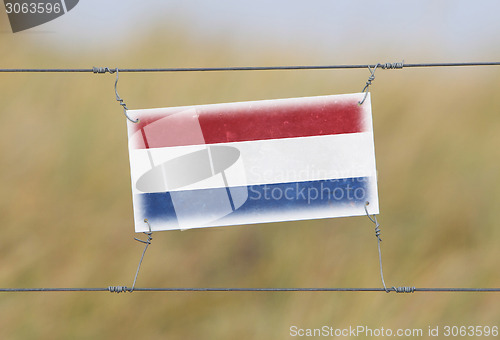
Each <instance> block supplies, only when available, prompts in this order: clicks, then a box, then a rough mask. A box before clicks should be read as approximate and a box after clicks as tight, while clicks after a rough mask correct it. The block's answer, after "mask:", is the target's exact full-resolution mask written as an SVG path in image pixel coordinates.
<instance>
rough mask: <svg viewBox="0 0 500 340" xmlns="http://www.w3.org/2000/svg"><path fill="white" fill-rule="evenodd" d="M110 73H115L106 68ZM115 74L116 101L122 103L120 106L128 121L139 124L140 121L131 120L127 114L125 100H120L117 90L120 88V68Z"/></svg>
mask: <svg viewBox="0 0 500 340" xmlns="http://www.w3.org/2000/svg"><path fill="white" fill-rule="evenodd" d="M105 69H107V70H108V71H109V73H113V72H111V71H110V70H109V69H108V68H107V67H106V68H105ZM114 72H116V80H115V94H116V101H117V102H119V103H120V105H121V106H122V107H123V114H124V115H125V117H127V119H128V120H129V121H131V122H132V123H138V122H139V119H136V120H133V119H132V118H130V117H129V116H128V114H127V110H128V108H127V104H125V103H124V102H123V99H121V98H120V96H119V95H118V90H117V86H118V68H116V69H115V70H114Z"/></svg>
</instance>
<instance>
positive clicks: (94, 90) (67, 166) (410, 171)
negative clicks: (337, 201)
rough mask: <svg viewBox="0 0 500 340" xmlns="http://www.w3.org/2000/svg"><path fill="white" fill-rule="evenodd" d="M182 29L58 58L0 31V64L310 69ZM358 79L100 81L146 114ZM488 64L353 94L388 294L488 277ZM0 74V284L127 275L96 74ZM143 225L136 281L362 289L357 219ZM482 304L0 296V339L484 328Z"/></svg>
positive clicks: (484, 298) (127, 211)
mask: <svg viewBox="0 0 500 340" xmlns="http://www.w3.org/2000/svg"><path fill="white" fill-rule="evenodd" d="M2 25H3V26H5V25H6V23H5V22H3V23H2ZM182 34H185V33H179V38H178V39H170V40H165V41H162V42H161V43H159V42H158V40H155V39H154V36H153V37H152V38H151V40H146V41H143V42H142V44H141V45H134V46H125V45H123V46H121V47H120V48H119V49H118V48H116V49H112V50H108V51H107V52H106V54H104V53H101V54H97V55H93V54H92V53H90V52H89V53H87V54H86V53H83V54H79V55H78V54H75V53H73V54H71V53H69V54H68V55H61V54H60V53H55V52H53V51H51V49H50V48H49V47H47V46H44V45H43V44H37V41H36V40H37V36H36V35H18V36H16V38H14V37H13V35H12V34H6V33H5V34H1V35H0V46H2V48H0V61H1V64H0V67H82V68H89V67H92V66H94V65H95V66H110V67H113V66H119V67H148V66H151V67H153V66H172V67H175V66H225V65H235V64H240V65H248V64H252V65H258V64H261V65H273V64H300V63H306V64H307V63H309V62H308V58H307V54H304V53H300V52H297V51H276V50H273V49H272V48H270V49H269V51H268V52H262V54H261V57H260V59H259V60H252V61H250V62H249V60H248V59H245V57H244V56H243V55H240V54H238V53H236V52H234V51H233V52H232V51H231V50H230V46H227V45H225V44H224V42H221V43H220V44H216V43H213V42H211V43H210V44H208V43H207V44H206V45H202V46H200V45H196V46H195V45H194V44H191V43H190V42H189V39H188V38H189V37H188V36H182ZM4 47H8V48H4ZM369 58H370V59H369V60H364V62H374V61H375V60H374V59H375V58H376V56H375V55H373V56H371V57H370V56H369ZM457 59H460V58H458V57H457ZM304 61H305V62H304ZM378 61H386V60H378ZM418 61H421V60H407V62H418ZM345 62H349V60H347V61H345ZM325 63H328V62H325ZM368 75H369V73H368V71H367V70H358V71H294V72H279V71H274V72H233V73H183V74H125V73H124V74H121V76H120V82H119V92H120V95H121V96H122V97H123V98H124V99H125V102H126V103H127V104H128V105H129V107H130V108H133V109H134V108H150V107H165V106H177V105H191V104H205V103H217V102H229V101H242V100H258V99H271V98H286V97H296V96H312V95H326V94H338V93H353V92H359V91H360V90H361V88H362V87H363V85H364V82H365V81H366V79H367V77H368ZM499 75H500V72H499V70H498V68H493V67H490V68H449V69H404V70H397V71H383V70H380V71H377V74H376V76H377V78H376V80H375V81H374V85H373V87H372V104H373V115H374V129H375V147H376V156H377V168H378V173H379V195H380V205H381V215H380V216H379V222H381V224H382V238H383V243H382V248H383V249H382V250H383V257H384V268H385V278H386V282H387V284H388V285H391V286H392V285H395V286H403V285H409V286H413V285H414V286H417V287H498V286H500V272H499V271H498V263H499V260H500V250H499V249H500V248H499V246H498V244H499V242H500V228H498V220H499V216H498V207H499V205H500V184H499V181H498V176H499V172H500V160H499V145H500V133H499V131H500V114H499V113H500V102H499V101H498V91H499V90H500V85H499V84H498V77H499ZM0 77H1V78H0V145H1V151H0V183H1V191H0V227H1V229H2V233H1V234H2V237H1V238H0V286H1V287H5V288H8V287H105V286H108V285H131V283H132V279H133V274H134V273H135V269H136V266H137V263H138V260H139V257H140V253H141V252H142V249H143V245H142V244H139V243H137V242H135V241H134V240H133V237H134V236H137V235H135V234H134V232H133V225H132V222H133V220H132V203H131V192H130V178H129V164H128V155H127V138H126V124H125V118H124V116H123V114H122V111H121V108H120V107H119V106H118V104H117V103H116V102H115V100H114V92H113V82H114V76H112V75H109V74H108V75H93V74H88V73H86V74H5V73H4V74H0ZM327 156H328V155H325V157H327ZM153 236H154V240H153V243H152V245H151V246H150V248H149V250H148V253H147V254H146V258H145V261H144V263H143V266H142V269H141V273H140V276H139V279H138V284H137V285H138V286H139V287H379V286H381V283H380V277H379V273H378V270H379V269H378V257H377V256H378V255H377V246H376V239H375V236H374V231H373V224H372V223H370V222H369V220H368V219H367V218H366V217H355V218H341V219H331V220H317V221H305V222H292V223H277V224H265V225H253V226H238V227H226V228H213V229H203V230H191V231H185V232H177V231H174V232H159V233H155V234H154V235H153ZM499 302H500V295H499V294H485V293H483V294H475V293H458V294H452V293H429V294H424V293H415V294H411V295H396V294H385V293H384V294H383V293H141V292H135V293H133V294H120V295H116V294H110V293H1V294H0V338H1V339H90V338H93V339H99V338H102V339H138V338H141V339H235V338H238V339H286V338H289V327H290V326H291V325H297V326H299V327H307V328H314V327H321V326H323V325H330V326H334V327H339V328H343V327H349V326H350V325H352V326H357V325H366V326H369V327H373V328H380V327H385V328H393V329H397V328H406V327H410V328H423V329H424V330H426V329H427V327H428V326H429V325H432V326H436V325H440V326H443V325H459V326H460V325H497V326H498V325H499V324H498V323H499V320H500V308H499V307H498V306H499Z"/></svg>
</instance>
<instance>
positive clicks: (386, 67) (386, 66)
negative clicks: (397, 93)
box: [358, 60, 405, 105]
mask: <svg viewBox="0 0 500 340" xmlns="http://www.w3.org/2000/svg"><path fill="white" fill-rule="evenodd" d="M404 64H405V61H404V60H403V61H402V62H396V63H384V64H381V63H378V64H376V65H375V66H374V67H373V68H371V66H370V65H368V70H369V71H370V76H369V77H368V80H367V81H366V84H365V87H363V91H361V93H364V94H365V95H364V97H363V100H361V101H360V102H358V104H359V105H362V104H363V103H364V102H365V100H366V97H367V96H368V88H369V87H370V85H371V84H372V82H373V81H374V80H375V71H376V70H377V68H378V67H380V68H381V69H383V70H395V69H402V68H403V67H404Z"/></svg>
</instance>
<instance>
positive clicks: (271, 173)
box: [130, 132, 376, 193]
mask: <svg viewBox="0 0 500 340" xmlns="http://www.w3.org/2000/svg"><path fill="white" fill-rule="evenodd" d="M217 145H223V146H231V147H234V148H236V149H238V150H239V151H240V157H239V159H238V160H237V161H236V162H235V163H233V164H232V165H231V166H228V167H227V169H226V171H224V173H225V174H226V177H227V182H228V185H229V186H246V185H256V184H272V183H286V182H302V181H312V180H324V179H340V178H351V177H365V176H366V177H374V176H376V170H375V152H374V143H373V132H360V133H350V134H338V135H327V136H312V137H298V138H284V139H272V140H258V141H246V142H234V143H223V144H214V147H216V146H217ZM206 148H207V146H200V145H190V146H176V147H165V148H156V149H139V150H130V164H131V175H132V183H133V184H134V185H133V192H134V193H142V192H143V191H140V190H138V189H137V188H136V185H135V183H136V182H137V180H138V179H139V178H140V177H141V176H142V175H144V174H145V173H147V172H149V171H150V170H151V162H150V160H149V156H148V152H149V153H150V156H151V157H152V159H153V161H154V164H155V165H160V164H163V163H165V162H167V161H169V160H173V159H175V158H177V157H180V156H182V155H187V154H190V153H192V152H195V151H199V150H203V149H206ZM207 164H208V163H207ZM200 166H202V162H200ZM210 167H213V164H210ZM189 170H190V169H186V172H187V174H186V176H189V172H190V171H189ZM165 171H166V170H165ZM167 177H168V176H167ZM167 180H168V178H167ZM218 187H221V179H220V176H217V175H215V176H212V177H209V178H206V179H203V180H200V179H199V178H198V179H197V180H196V181H194V180H193V183H190V184H189V185H185V186H182V187H176V188H175V189H173V190H172V191H178V190H195V189H207V188H218ZM163 191H165V184H164V183H158V188H157V190H155V188H153V189H151V188H150V189H148V190H147V192H163Z"/></svg>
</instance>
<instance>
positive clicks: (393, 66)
mask: <svg viewBox="0 0 500 340" xmlns="http://www.w3.org/2000/svg"><path fill="white" fill-rule="evenodd" d="M376 65H379V67H380V68H382V69H400V68H403V67H404V68H414V67H417V68H421V67H463V66H466V67H467V66H500V61H481V62H457V63H415V64H406V63H404V62H402V63H375V64H344V65H299V66H232V67H169V68H167V67H163V68H120V69H118V70H119V71H120V72H217V71H272V70H278V71H279V70H334V69H366V68H367V67H370V68H374V67H375V66H376ZM389 65H390V66H389ZM0 72H11V73H29V72H32V73H46V72H53V73H65V72H72V73H87V72H91V73H106V72H109V73H112V72H110V69H109V68H107V67H93V68H3V69H0Z"/></svg>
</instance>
